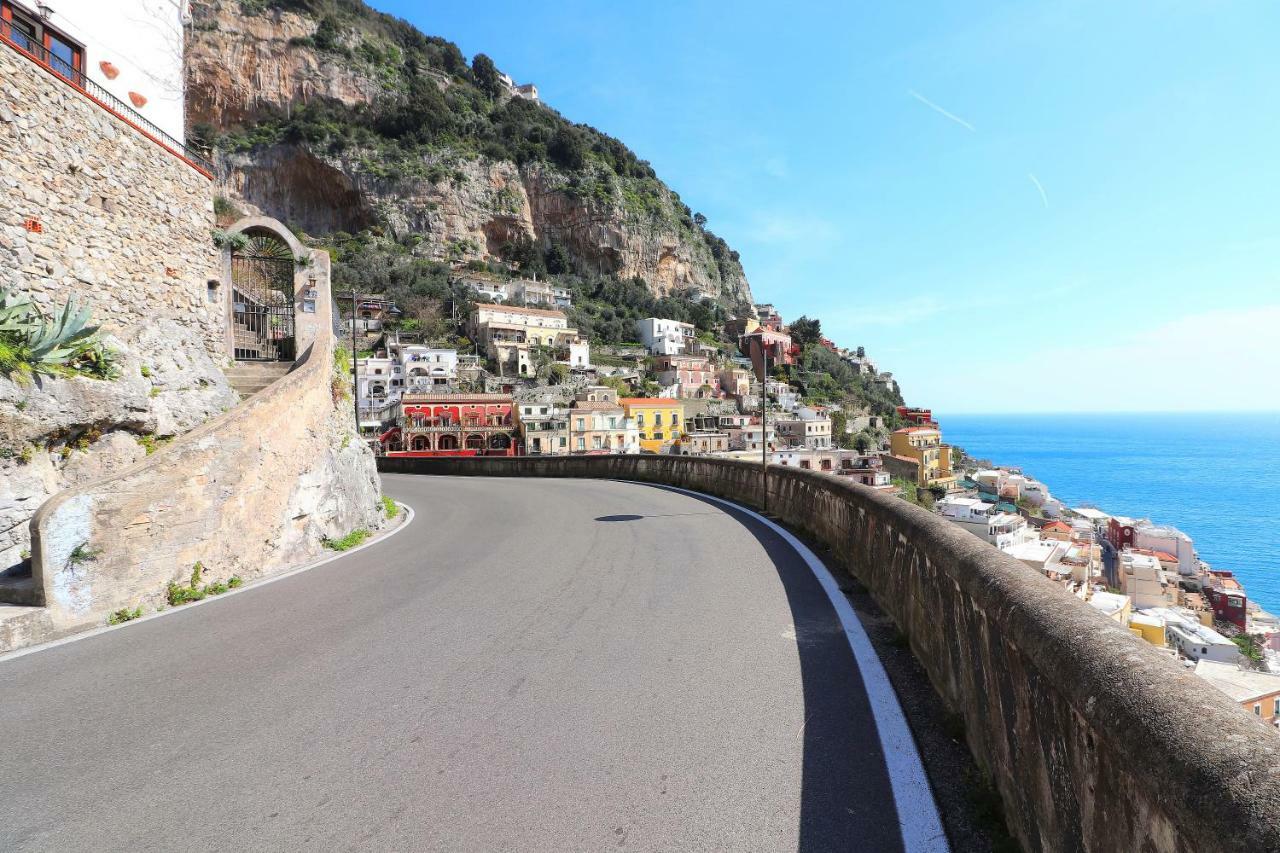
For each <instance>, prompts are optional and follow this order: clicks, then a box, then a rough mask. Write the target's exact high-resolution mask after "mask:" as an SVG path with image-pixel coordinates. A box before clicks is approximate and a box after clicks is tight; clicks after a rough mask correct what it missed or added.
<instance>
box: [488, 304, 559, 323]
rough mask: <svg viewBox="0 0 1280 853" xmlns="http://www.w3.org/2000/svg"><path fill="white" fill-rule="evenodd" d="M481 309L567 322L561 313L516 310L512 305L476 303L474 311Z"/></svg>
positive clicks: (529, 309) (542, 309)
mask: <svg viewBox="0 0 1280 853" xmlns="http://www.w3.org/2000/svg"><path fill="white" fill-rule="evenodd" d="M481 308H492V309H494V310H495V311H509V312H511V313H512V314H536V315H537V316H539V317H560V318H562V319H565V320H568V319H569V316H568V315H567V314H565V313H564V312H563V311H548V310H547V309H545V308H517V307H516V306H514V305H497V304H495V303H493V302H477V303H476V310H477V311H479V310H480V309H481Z"/></svg>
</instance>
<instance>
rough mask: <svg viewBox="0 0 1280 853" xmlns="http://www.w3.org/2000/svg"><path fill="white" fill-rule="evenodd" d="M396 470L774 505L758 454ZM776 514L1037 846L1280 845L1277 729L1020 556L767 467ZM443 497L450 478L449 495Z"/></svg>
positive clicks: (852, 488)
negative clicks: (878, 615) (949, 725)
mask: <svg viewBox="0 0 1280 853" xmlns="http://www.w3.org/2000/svg"><path fill="white" fill-rule="evenodd" d="M378 466H379V470H381V471H383V472H384V473H405V474H435V475H476V476H521V477H596V478H613V479H621V480H640V481H647V482H654V483H665V484H669V485H673V486H679V487H683V488H687V489H692V490H695V491H699V492H704V493H706V494H711V495H716V496H719V497H723V498H727V499H729V500H733V501H737V502H739V503H742V504H744V505H748V506H755V507H757V508H758V507H760V506H761V494H762V492H761V479H762V474H761V468H760V466H759V465H756V464H753V463H748V462H738V461H730V460H716V459H696V458H693V459H691V458H687V457H685V458H681V457H668V456H596V457H559V458H545V457H542V458H538V457H534V458H529V457H525V458H469V459H453V458H404V457H400V458H397V457H382V458H379V459H378ZM768 489H769V493H768V510H769V512H770V513H771V514H772V515H774V516H775V517H777V518H778V519H779V521H781V522H782V523H785V524H787V525H788V526H789V527H791V528H792V529H794V530H796V531H798V532H801V533H803V534H807V535H808V536H810V537H812V538H813V539H816V540H817V541H819V542H821V543H823V544H824V545H826V546H828V547H829V548H830V555H829V557H831V558H833V559H834V560H836V561H838V562H839V563H840V564H841V565H842V566H843V567H844V568H845V569H847V570H848V571H849V572H851V573H852V575H853V576H854V577H856V578H857V579H858V580H859V581H860V582H861V583H863V584H864V585H865V586H866V587H867V588H868V589H869V590H870V591H871V593H872V595H873V596H874V597H875V599H876V601H877V602H879V604H880V605H881V607H883V608H884V610H885V611H886V612H887V613H889V615H890V616H892V618H893V619H894V621H895V622H896V623H897V624H898V626H899V628H900V629H901V630H902V631H903V632H904V633H906V635H907V636H908V637H909V639H910V643H911V648H912V650H913V652H914V653H915V656H916V657H917V658H918V659H919V661H920V662H921V663H922V664H923V666H924V668H925V670H926V671H927V672H928V674H929V678H930V680H931V681H932V683H933V686H934V688H935V689H936V690H937V692H938V693H939V694H940V695H941V696H942V698H943V700H944V702H945V703H946V705H947V707H948V708H949V709H951V710H952V711H954V712H955V713H958V714H959V715H961V716H962V717H963V719H964V724H965V733H966V739H967V741H968V745H969V747H970V749H971V750H972V752H973V754H974V756H975V757H976V759H977V761H978V763H979V764H980V766H981V767H982V768H983V769H984V770H985V771H986V772H988V773H989V774H990V775H991V778H992V779H993V781H994V783H995V785H996V787H997V788H998V789H999V791H1000V794H1001V796H1002V798H1003V800H1004V804H1005V812H1006V819H1007V822H1008V824H1009V829H1010V831H1011V832H1012V833H1013V834H1014V836H1015V837H1016V838H1017V839H1018V840H1019V841H1020V842H1021V844H1022V846H1023V848H1024V849H1026V850H1030V851H1072V850H1088V851H1116V853H1131V851H1152V853H1155V851H1170V853H1172V851H1178V853H1204V851H1217V850H1222V851H1250V853H1258V851H1263V850H1268V851H1272V850H1280V739H1278V738H1277V737H1276V735H1275V733H1274V732H1272V731H1270V730H1268V729H1266V728H1265V727H1264V726H1262V725H1261V724H1260V723H1259V722H1258V721H1256V720H1254V719H1252V718H1250V716H1249V715H1248V714H1246V713H1245V712H1244V711H1242V710H1241V709H1240V708H1239V707H1238V706H1237V705H1235V704H1234V703H1233V702H1231V701H1230V700H1229V699H1228V698H1227V697H1226V696H1224V695H1222V694H1220V693H1219V692H1218V691H1216V690H1215V689H1213V688H1212V687H1210V686H1209V685H1208V684H1206V683H1204V682H1203V681H1202V680H1200V679H1199V678H1198V677H1197V676H1196V675H1194V674H1193V673H1190V672H1188V671H1187V670H1186V669H1185V668H1184V667H1182V666H1180V665H1179V664H1178V663H1177V662H1176V661H1174V660H1172V659H1171V658H1170V657H1169V656H1167V655H1165V654H1162V653H1160V652H1159V651H1157V650H1156V649H1155V648H1153V647H1151V646H1150V645H1148V644H1147V643H1145V642H1144V641H1142V640H1140V639H1138V638H1136V637H1134V636H1133V635H1131V634H1130V633H1129V632H1128V631H1126V630H1125V629H1124V628H1123V627H1121V626H1120V625H1118V624H1117V623H1116V622H1113V621H1111V620H1109V619H1107V618H1105V617H1104V616H1102V615H1101V614H1100V613H1098V612H1097V611H1096V610H1094V609H1093V608H1091V607H1089V606H1087V605H1085V604H1083V603H1081V602H1079V601H1078V600H1077V599H1075V598H1072V597H1070V596H1068V595H1066V594H1064V592H1063V591H1062V589H1061V588H1060V587H1058V586H1057V585H1055V584H1054V583H1052V582H1051V581H1049V580H1048V579H1047V578H1044V577H1042V576H1040V575H1038V574H1036V573H1035V572H1033V571H1031V570H1029V569H1028V568H1026V566H1024V565H1023V564H1022V563H1020V562H1018V561H1017V560H1015V559H1013V558H1012V557H1009V556H1008V555H1006V554H1003V553H1001V552H1000V551H998V550H996V549H995V548H993V547H992V546H990V545H988V544H987V543H985V542H983V541H981V540H979V539H978V538H976V537H974V536H973V535H971V534H969V533H967V532H965V531H964V530H961V529H960V528H958V527H956V526H954V525H952V524H949V523H947V522H946V521H944V520H942V519H940V518H938V517H936V516H934V515H933V514H931V513H929V512H926V511H925V510H923V509H920V508H919V507H916V506H913V505H911V504H908V503H907V502H905V501H903V500H900V499H899V498H897V497H894V496H892V495H885V494H883V493H880V492H877V491H874V490H871V489H867V488H864V487H862V486H859V485H857V484H853V483H848V482H846V481H844V480H842V479H839V478H835V477H830V476H826V475H822V474H819V473H817V472H811V471H803V470H800V469H796V468H780V467H777V466H774V467H771V468H770V469H769V475H768ZM442 491H443V489H442Z"/></svg>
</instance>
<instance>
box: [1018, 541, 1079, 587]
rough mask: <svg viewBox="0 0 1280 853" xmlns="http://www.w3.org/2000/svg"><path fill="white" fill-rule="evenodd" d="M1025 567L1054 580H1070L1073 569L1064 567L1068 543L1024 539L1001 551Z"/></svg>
mask: <svg viewBox="0 0 1280 853" xmlns="http://www.w3.org/2000/svg"><path fill="white" fill-rule="evenodd" d="M1001 550H1002V551H1004V552H1005V553H1006V554H1008V555H1009V556H1010V557H1013V558H1014V559H1015V560H1018V561H1019V562H1021V563H1022V564H1023V565H1025V566H1027V567H1029V568H1032V569H1035V570H1036V571H1037V572H1039V573H1040V574H1042V575H1045V576H1046V577H1049V578H1052V579H1054V580H1064V581H1065V580H1070V578H1071V569H1070V567H1064V566H1063V565H1062V558H1063V557H1064V556H1066V553H1067V543H1065V542H1059V541H1057V540H1054V539H1024V540H1023V541H1021V542H1014V543H1013V544H1012V545H1007V546H1005V547H1004V548H1002V549H1001Z"/></svg>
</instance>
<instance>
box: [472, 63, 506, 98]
mask: <svg viewBox="0 0 1280 853" xmlns="http://www.w3.org/2000/svg"><path fill="white" fill-rule="evenodd" d="M471 76H472V77H474V78H475V81H476V85H477V86H479V87H480V90H481V91H482V92H484V93H485V94H486V95H488V96H489V97H490V98H496V97H498V96H499V95H501V94H502V79H501V75H500V74H499V73H498V66H496V65H494V64H493V60H492V59H490V58H489V57H488V56H486V55H485V54H483V53H477V54H476V58H475V59H473V60H471Z"/></svg>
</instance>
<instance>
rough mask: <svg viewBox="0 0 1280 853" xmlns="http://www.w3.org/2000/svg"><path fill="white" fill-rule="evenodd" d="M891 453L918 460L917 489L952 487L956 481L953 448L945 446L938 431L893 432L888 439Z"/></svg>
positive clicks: (926, 428)
mask: <svg viewBox="0 0 1280 853" xmlns="http://www.w3.org/2000/svg"><path fill="white" fill-rule="evenodd" d="M889 452H890V453H892V454H893V455H894V456H900V457H903V458H905V459H913V460H915V463H916V485H918V486H951V485H952V484H953V483H955V481H956V477H955V473H954V472H952V470H951V446H950V445H947V444H943V443H942V430H940V429H938V428H937V427H931V426H911V427H903V428H902V429H898V430H894V431H893V433H892V434H891V435H890V436H889Z"/></svg>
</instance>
